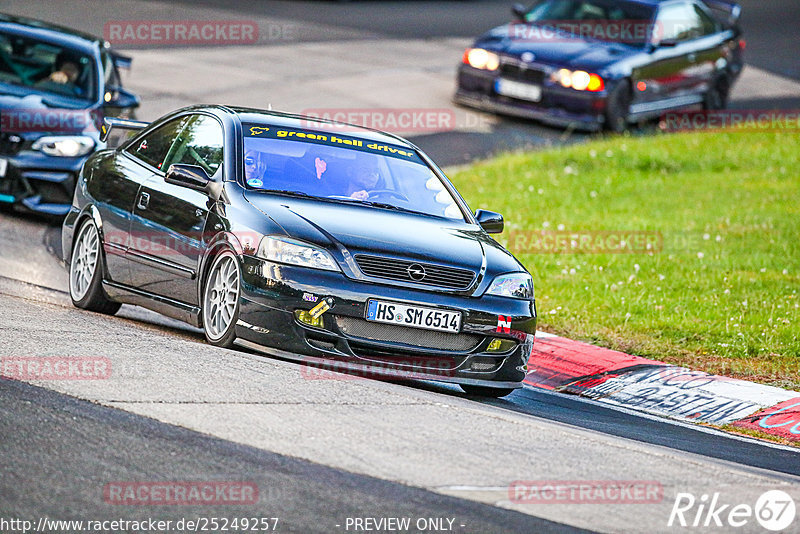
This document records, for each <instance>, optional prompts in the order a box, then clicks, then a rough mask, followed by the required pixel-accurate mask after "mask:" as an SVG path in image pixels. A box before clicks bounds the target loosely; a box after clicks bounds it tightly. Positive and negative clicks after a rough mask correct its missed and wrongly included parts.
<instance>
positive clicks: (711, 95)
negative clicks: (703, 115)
mask: <svg viewBox="0 0 800 534" xmlns="http://www.w3.org/2000/svg"><path fill="white" fill-rule="evenodd" d="M730 90H731V84H730V82H729V81H728V77H727V76H720V77H719V78H717V79H716V80H715V81H714V84H713V85H712V86H711V88H710V89H709V90H708V92H707V93H706V94H705V97H704V98H703V109H705V110H707V111H713V110H718V109H725V108H726V107H728V94H729V93H730Z"/></svg>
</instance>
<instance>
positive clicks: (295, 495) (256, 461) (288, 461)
mask: <svg viewBox="0 0 800 534" xmlns="http://www.w3.org/2000/svg"><path fill="white" fill-rule="evenodd" d="M0 450H2V456H3V459H2V462H3V466H4V467H3V476H2V477H1V478H0V495H2V496H3V497H2V499H0V517H6V518H8V517H17V518H25V519H28V520H31V521H34V522H37V520H38V518H40V517H49V518H51V519H52V518H60V519H67V518H78V519H93V520H113V519H119V518H120V517H123V518H125V519H126V520H129V521H133V520H137V519H139V520H141V519H146V518H154V519H158V520H168V519H169V520H173V521H176V522H177V521H178V520H180V519H183V518H186V519H193V518H197V517H200V516H202V517H218V518H222V517H225V518H229V519H233V518H235V517H248V518H251V517H259V518H260V517H265V518H275V517H277V518H278V531H279V532H336V531H343V530H344V528H345V525H346V518H347V517H415V518H454V517H457V518H458V520H457V521H458V525H455V526H454V529H455V530H456V531H460V532H475V533H482V532H554V533H555V532H584V531H583V530H581V529H576V528H574V527H569V526H566V525H560V524H558V523H554V522H551V521H546V520H543V519H539V518H534V517H531V516H528V515H525V514H521V513H519V512H514V511H510V510H502V509H500V508H496V507H494V506H487V505H482V504H476V503H474V502H469V501H465V500H462V499H456V498H453V497H448V496H445V495H440V494H437V493H432V492H429V491H425V490H422V489H418V488H412V487H408V486H404V485H402V484H397V483H394V482H387V481H384V480H379V479H376V478H372V477H367V476H363V475H356V474H352V473H347V472H344V471H341V470H337V469H331V468H328V467H325V466H322V465H319V464H314V463H311V462H307V461H302V460H298V459H295V458H290V457H286V456H282V455H280V454H274V453H270V452H268V451H263V450H259V449H254V448H252V447H246V446H243V445H237V444H235V443H231V442H229V441H225V440H221V439H217V438H213V437H209V436H205V435H202V434H198V433H197V432H192V431H190V430H186V429H184V428H179V427H176V426H172V425H166V424H164V423H160V422H158V421H155V420H153V419H148V418H146V417H140V416H136V415H133V414H130V413H127V412H124V411H122V410H116V409H113V408H107V407H104V406H98V405H96V404H92V403H90V402H88V401H83V400H78V399H74V398H72V397H69V396H66V395H60V394H58V393H54V392H52V391H48V390H46V389H43V388H39V387H36V386H32V385H30V384H26V383H24V382H17V381H12V380H5V379H0ZM34 473H35V476H32V475H33V474H34ZM132 477H135V478H137V479H138V480H161V481H196V480H205V481H210V480H217V481H246V482H250V483H254V484H255V485H256V486H257V487H258V490H259V498H258V502H257V503H256V504H254V505H249V504H240V505H227V506H226V505H214V506H203V507H202V512H199V511H197V509H196V507H195V509H192V507H185V506H174V505H172V506H166V505H165V506H145V507H142V506H138V507H134V506H122V505H114V504H109V503H107V502H105V500H104V498H103V488H104V486H105V485H106V484H108V483H109V481H128V480H132ZM76 512H78V513H76Z"/></svg>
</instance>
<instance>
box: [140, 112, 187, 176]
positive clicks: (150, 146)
mask: <svg viewBox="0 0 800 534" xmlns="http://www.w3.org/2000/svg"><path fill="white" fill-rule="evenodd" d="M189 119H190V117H189V116H185V117H179V118H177V119H175V120H172V121H170V122H168V123H167V124H164V125H163V126H161V127H159V128H157V129H155V130H153V131H152V132H150V133H149V134H147V135H146V136H144V137H143V138H141V139H139V140H138V141H134V144H133V145H131V146H129V147H128V149H127V151H128V153H130V154H131V155H132V156H133V157H135V158H137V159H140V160H142V161H144V162H145V163H147V164H149V165H152V166H153V167H155V168H156V169H162V170H166V169H163V163H164V159H165V158H166V157H167V153H168V152H169V149H170V147H171V146H172V144H173V143H174V142H175V140H176V139H177V138H178V136H179V135H180V133H181V132H182V131H183V128H184V126H186V123H187V122H189Z"/></svg>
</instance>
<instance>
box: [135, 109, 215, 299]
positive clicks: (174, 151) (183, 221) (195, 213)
mask: <svg viewBox="0 0 800 534" xmlns="http://www.w3.org/2000/svg"><path fill="white" fill-rule="evenodd" d="M222 153H223V129H222V124H221V123H220V122H219V121H218V120H217V119H216V118H214V117H213V116H211V115H204V114H193V115H191V116H189V118H188V120H187V121H186V122H185V124H184V125H183V129H182V130H181V132H180V133H179V135H178V136H177V137H176V139H175V141H174V142H173V143H172V146H171V147H170V149H169V151H168V152H167V154H166V155H165V157H164V160H163V161H162V162H161V167H160V172H157V173H155V174H153V175H152V176H151V177H150V178H149V179H148V180H147V181H146V182H145V183H144V184H143V185H142V188H141V190H140V192H139V197H138V200H137V202H136V205H135V206H134V215H133V219H132V222H131V236H132V241H131V257H132V259H133V260H134V262H135V263H136V266H135V267H133V264H132V270H133V271H134V272H133V276H134V279H135V280H134V281H135V284H136V286H137V287H138V288H140V289H143V290H145V291H148V292H150V293H154V294H157V295H161V296H164V297H168V298H171V299H173V300H177V301H180V302H183V303H186V304H190V305H197V304H198V300H197V290H196V283H197V281H196V280H197V273H198V268H199V264H200V259H201V257H202V254H203V252H204V250H205V249H204V246H205V245H204V244H205V241H204V232H205V225H206V220H207V218H208V212H209V210H210V209H211V207H212V206H213V201H212V200H211V199H210V198H209V196H208V195H207V194H206V193H205V192H202V191H195V190H193V189H189V188H187V187H183V186H179V185H175V184H169V183H167V182H166V181H165V180H164V177H165V175H166V171H168V170H169V167H170V165H173V164H187V165H197V166H199V167H202V168H203V169H204V170H205V171H206V173H207V174H208V175H209V176H211V177H213V178H214V179H216V180H220V179H221V175H222Z"/></svg>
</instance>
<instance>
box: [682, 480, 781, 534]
mask: <svg viewBox="0 0 800 534" xmlns="http://www.w3.org/2000/svg"><path fill="white" fill-rule="evenodd" d="M796 512H797V510H796V508H795V503H794V499H792V497H791V495H789V494H788V493H786V492H785V491H781V490H769V491H766V492H764V493H763V494H761V496H760V497H759V498H758V499H757V500H756V503H755V505H754V506H751V505H750V504H745V503H740V504H731V503H724V502H723V501H722V500H721V499H720V494H719V493H718V492H717V493H714V494H712V495H710V496H709V495H707V494H703V495H701V496H700V498H699V499H698V498H697V497H695V496H694V495H693V494H691V493H678V495H677V496H676V497H675V504H673V505H672V512H671V513H670V514H669V521H667V526H669V527H672V526H677V527H702V528H704V529H708V528H709V527H710V528H714V527H718V528H724V529H725V530H726V531H728V530H730V529H731V528H740V527H743V526H745V525H748V524H751V523H752V521H753V519H755V520H756V521H757V522H758V524H759V525H761V527H763V528H765V529H767V530H769V531H772V532H780V531H783V530H785V529H787V528H789V526H791V525H792V523H793V522H794V518H795V514H796Z"/></svg>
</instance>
